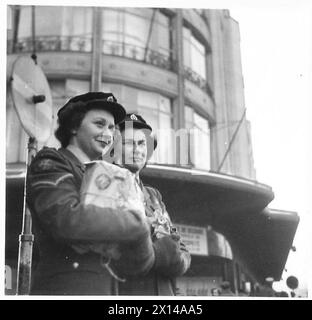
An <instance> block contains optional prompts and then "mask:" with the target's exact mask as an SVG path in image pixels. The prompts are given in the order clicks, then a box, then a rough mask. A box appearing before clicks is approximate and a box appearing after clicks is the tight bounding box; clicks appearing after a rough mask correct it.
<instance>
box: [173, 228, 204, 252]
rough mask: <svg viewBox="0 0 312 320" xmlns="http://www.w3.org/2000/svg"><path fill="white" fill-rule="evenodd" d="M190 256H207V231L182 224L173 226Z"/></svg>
mask: <svg viewBox="0 0 312 320" xmlns="http://www.w3.org/2000/svg"><path fill="white" fill-rule="evenodd" d="M174 226H175V227H176V228H177V230H178V232H179V233H180V235H181V239H182V241H183V242H184V244H185V245H186V246H187V249H188V250H189V252H190V253H191V254H196V255H202V256H208V243H207V229H206V228H200V227H195V226H188V225H183V224H175V225H174Z"/></svg>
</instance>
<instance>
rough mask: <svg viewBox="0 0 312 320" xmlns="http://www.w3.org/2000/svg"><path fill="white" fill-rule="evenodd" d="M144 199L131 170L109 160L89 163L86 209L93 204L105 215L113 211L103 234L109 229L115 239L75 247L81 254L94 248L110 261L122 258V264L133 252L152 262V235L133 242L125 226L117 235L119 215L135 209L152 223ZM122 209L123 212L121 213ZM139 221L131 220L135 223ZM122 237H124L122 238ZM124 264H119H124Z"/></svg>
mask: <svg viewBox="0 0 312 320" xmlns="http://www.w3.org/2000/svg"><path fill="white" fill-rule="evenodd" d="M143 200H144V195H143V192H142V190H141V188H140V187H139V185H138V183H137V182H136V180H135V176H134V174H133V173H131V172H130V171H129V170H128V169H125V168H121V167H119V166H117V165H114V164H110V163H108V162H106V161H92V162H90V163H86V171H85V174H84V177H83V181H82V185H81V190H80V202H81V205H82V206H83V207H84V208H85V209H86V210H88V208H91V207H92V208H96V210H97V211H100V212H101V214H103V215H105V214H108V212H109V217H110V218H109V220H108V223H107V230H106V231H105V230H103V236H104V238H105V232H106V233H107V234H108V233H110V234H111V239H112V240H110V239H107V241H103V242H101V243H99V242H95V243H94V242H93V243H90V244H80V245H74V246H73V248H74V249H75V250H76V251H78V252H79V253H84V252H87V251H90V250H91V251H93V252H97V253H100V254H101V255H102V256H106V257H108V258H111V259H110V260H115V261H118V260H120V263H121V255H124V256H128V255H129V257H130V254H131V256H132V257H134V258H135V259H139V260H140V262H141V261H142V263H143V264H144V265H147V264H150V263H151V260H152V257H148V256H150V255H151V253H150V250H151V245H152V244H151V240H150V239H149V238H150V236H148V237H146V239H145V240H144V241H140V244H139V245H138V244H137V243H135V242H131V241H130V240H131V239H130V238H131V234H129V237H128V238H129V239H130V240H129V241H128V240H127V232H128V231H127V229H123V232H120V234H118V232H117V231H116V232H115V233H114V234H113V232H114V225H116V224H115V221H116V220H117V221H118V219H117V216H118V215H119V216H123V217H125V216H126V217H130V216H131V213H130V212H134V211H135V212H136V216H137V217H138V218H139V219H138V220H143V221H146V224H148V222H147V218H146V215H145V208H144V202H143ZM121 212H122V214H123V215H121ZM115 217H116V219H115ZM132 219H133V218H132ZM113 220H114V221H113ZM135 220H136V219H133V220H131V221H134V222H135ZM144 223H145V222H144ZM129 230H131V227H129ZM129 232H130V231H129ZM119 236H120V239H118V237H119ZM129 246H130V247H131V248H133V252H132V253H130V252H128V251H129ZM139 247H142V248H143V249H142V250H141V249H140V250H141V251H140V252H136V251H137V250H138V249H139ZM126 248H127V249H126ZM131 250H132V249H131ZM127 259H128V258H127ZM131 259H132V258H131ZM143 260H144V261H143ZM147 260H148V261H147ZM131 262H132V261H130V260H128V261H127V264H128V267H130V264H131ZM120 263H119V265H121V264H120ZM122 264H124V263H122ZM125 267H127V266H125ZM144 268H145V267H144ZM135 269H137V270H140V268H139V267H138V265H137V264H136V265H133V272H134V270H135ZM129 270H130V269H129Z"/></svg>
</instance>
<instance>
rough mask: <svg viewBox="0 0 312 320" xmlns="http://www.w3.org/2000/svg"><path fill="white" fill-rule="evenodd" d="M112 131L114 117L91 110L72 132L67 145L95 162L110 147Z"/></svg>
mask: <svg viewBox="0 0 312 320" xmlns="http://www.w3.org/2000/svg"><path fill="white" fill-rule="evenodd" d="M114 131H115V125H114V117H113V115H112V114H111V113H110V112H108V111H106V110H102V109H91V110H89V111H88V112H87V113H86V114H85V116H84V118H83V120H82V122H81V125H80V126H79V128H78V129H76V130H73V132H72V134H73V136H72V138H71V140H70V143H69V144H72V145H74V146H76V147H78V148H79V149H81V151H82V152H84V153H85V154H86V155H87V156H88V157H89V158H90V160H95V159H97V158H99V157H100V156H101V155H102V152H103V150H104V149H105V148H108V147H109V146H110V145H111V143H112V141H113V134H114Z"/></svg>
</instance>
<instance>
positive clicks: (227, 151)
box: [217, 108, 246, 172]
mask: <svg viewBox="0 0 312 320" xmlns="http://www.w3.org/2000/svg"><path fill="white" fill-rule="evenodd" d="M245 114H246V108H245V110H244V112H243V115H242V117H241V119H240V121H239V123H238V125H237V128H236V130H235V132H234V134H233V136H232V139H231V141H230V143H229V146H228V148H227V150H226V152H225V155H224V157H223V159H222V161H221V163H220V165H219V168H218V170H217V172H220V170H221V168H222V167H223V165H224V162H225V159H226V157H227V155H228V154H229V152H230V150H231V147H232V144H233V142H234V139H235V137H236V135H237V133H238V130H239V128H240V126H241V124H242V122H243V120H244V117H245Z"/></svg>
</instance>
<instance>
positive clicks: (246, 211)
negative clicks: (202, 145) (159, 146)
mask: <svg viewBox="0 0 312 320" xmlns="http://www.w3.org/2000/svg"><path fill="white" fill-rule="evenodd" d="M143 180H144V181H145V182H146V183H150V184H151V185H152V186H155V187H157V188H158V189H159V190H160V191H161V194H162V196H163V200H164V202H165V204H166V206H167V209H168V211H169V212H170V215H171V217H172V219H173V220H174V221H175V222H177V223H178V222H179V223H184V224H190V225H198V226H202V227H203V226H212V227H213V228H214V229H215V230H216V231H218V232H220V233H222V234H223V235H224V236H225V237H226V238H227V239H228V240H229V242H230V244H231V246H232V249H233V252H234V254H235V257H237V258H238V259H239V261H240V262H241V264H242V265H244V267H246V269H247V270H249V272H250V273H251V274H252V275H254V277H255V278H256V279H257V281H259V282H263V281H264V280H265V278H266V277H268V276H270V277H273V278H274V279H275V281H278V280H280V277H281V275H282V272H283V268H284V266H285V263H286V260H287V256H288V253H289V250H290V248H291V246H292V241H293V238H294V236H295V233H296V229H297V226H298V223H299V217H298V215H297V213H295V212H289V211H281V210H272V209H268V208H267V206H268V205H269V203H270V202H271V201H272V200H273V198H274V194H273V191H272V189H271V187H269V186H267V185H265V184H261V183H259V182H257V181H252V180H247V179H242V178H238V177H233V176H229V175H225V174H219V173H213V172H206V171H198V170H193V169H183V168H180V167H179V168H175V167H168V166H159V165H157V166H156V165H150V166H148V167H147V168H146V169H145V172H144V175H143Z"/></svg>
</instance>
